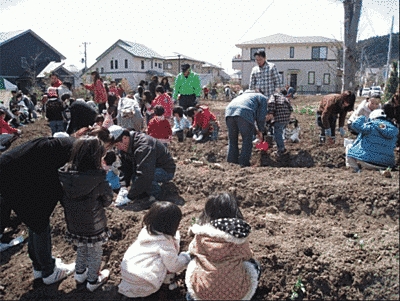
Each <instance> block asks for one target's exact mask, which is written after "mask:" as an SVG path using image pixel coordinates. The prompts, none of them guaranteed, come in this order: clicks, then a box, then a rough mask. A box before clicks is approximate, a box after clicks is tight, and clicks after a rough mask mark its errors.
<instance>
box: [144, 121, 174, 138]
mask: <svg viewBox="0 0 400 301" xmlns="http://www.w3.org/2000/svg"><path fill="white" fill-rule="evenodd" d="M147 134H148V135H149V136H152V137H153V138H156V139H158V140H161V141H162V142H163V143H168V142H169V141H170V139H171V136H172V129H171V125H170V124H169V121H168V120H166V119H165V118H164V117H163V116H161V117H160V116H155V117H153V118H152V119H151V120H150V121H149V124H148V125H147Z"/></svg>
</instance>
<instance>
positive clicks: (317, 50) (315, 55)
mask: <svg viewBox="0 0 400 301" xmlns="http://www.w3.org/2000/svg"><path fill="white" fill-rule="evenodd" d="M311 58H312V59H313V60H326V59H327V58H328V47H313V48H312V51H311Z"/></svg>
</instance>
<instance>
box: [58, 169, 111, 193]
mask: <svg viewBox="0 0 400 301" xmlns="http://www.w3.org/2000/svg"><path fill="white" fill-rule="evenodd" d="M58 174H59V177H60V182H61V185H62V186H63V190H64V193H65V195H66V196H67V197H68V198H73V199H76V198H79V197H82V196H85V195H88V194H89V193H91V192H92V191H93V190H94V189H95V188H96V187H97V186H98V185H99V184H100V183H101V182H102V181H103V180H105V177H106V171H105V170H89V171H87V172H79V171H74V170H66V169H65V167H63V168H60V169H59V171H58Z"/></svg>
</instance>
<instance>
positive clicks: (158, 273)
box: [118, 202, 190, 298]
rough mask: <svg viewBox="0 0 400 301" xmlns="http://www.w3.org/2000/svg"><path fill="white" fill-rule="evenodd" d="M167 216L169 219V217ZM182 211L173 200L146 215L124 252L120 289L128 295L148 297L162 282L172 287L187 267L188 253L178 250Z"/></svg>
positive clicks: (151, 209) (154, 208)
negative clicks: (176, 277)
mask: <svg viewBox="0 0 400 301" xmlns="http://www.w3.org/2000/svg"><path fill="white" fill-rule="evenodd" d="M166 217H168V218H166ZM181 219H182V211H181V209H179V207H178V206H177V205H175V204H173V203H170V202H156V203H154V204H153V206H151V208H150V210H149V211H148V212H147V213H146V215H145V216H144V217H143V226H144V227H143V228H142V230H141V231H140V233H139V235H138V237H137V239H136V241H135V242H134V243H133V244H132V245H131V246H130V247H129V248H128V250H127V251H126V252H125V254H124V258H123V260H122V264H121V277H122V281H121V283H120V284H119V286H118V292H119V293H120V294H122V295H124V296H126V297H129V298H138V297H147V296H150V295H151V294H154V293H155V292H157V291H158V290H159V289H160V288H161V285H162V284H163V283H165V284H170V286H169V288H170V289H174V288H176V287H177V284H176V283H171V279H173V278H174V274H175V273H177V272H180V271H182V270H184V269H185V268H186V266H187V264H188V263H189V261H190V256H189V254H187V253H185V252H182V253H179V243H180V235H179V231H178V227H179V223H180V221H181Z"/></svg>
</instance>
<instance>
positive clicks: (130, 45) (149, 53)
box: [96, 40, 164, 61]
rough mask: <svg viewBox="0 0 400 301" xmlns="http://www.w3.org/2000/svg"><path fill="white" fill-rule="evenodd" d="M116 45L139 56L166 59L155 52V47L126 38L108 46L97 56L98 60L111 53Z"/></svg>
mask: <svg viewBox="0 0 400 301" xmlns="http://www.w3.org/2000/svg"><path fill="white" fill-rule="evenodd" d="M116 47H120V48H122V49H124V50H125V51H127V52H129V53H130V54H132V55H133V56H138V57H144V58H150V59H151V58H157V59H162V60H163V59H164V57H163V56H162V55H160V54H158V53H157V52H155V51H154V50H153V49H150V48H149V47H147V46H145V45H143V44H139V43H135V42H129V41H125V40H118V41H117V42H115V43H114V44H113V45H112V46H111V47H110V48H108V49H107V50H106V51H105V52H103V53H102V54H101V55H100V56H99V57H98V58H96V61H99V60H101V59H102V58H103V57H104V56H105V55H106V54H107V53H109V52H110V51H111V50H113V49H114V48H116Z"/></svg>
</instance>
